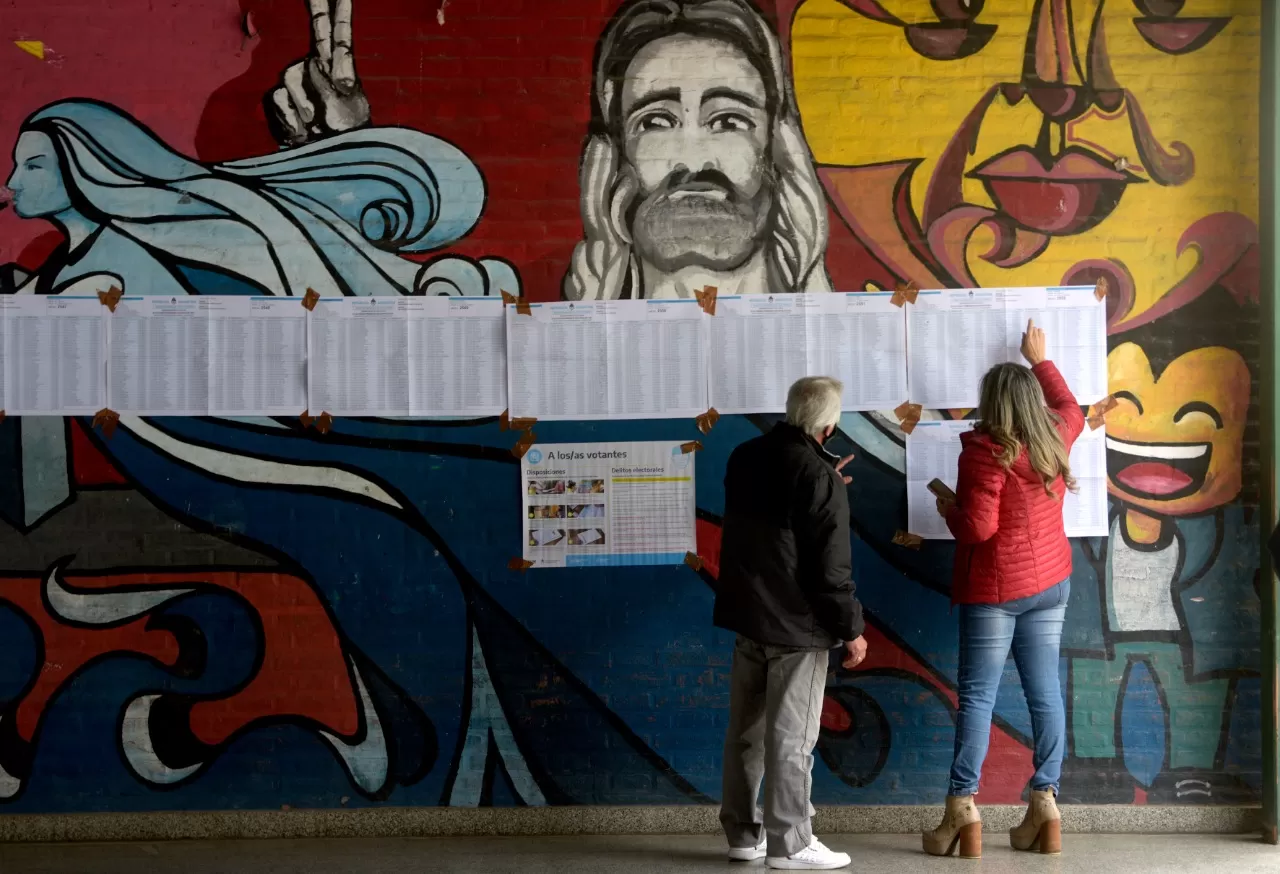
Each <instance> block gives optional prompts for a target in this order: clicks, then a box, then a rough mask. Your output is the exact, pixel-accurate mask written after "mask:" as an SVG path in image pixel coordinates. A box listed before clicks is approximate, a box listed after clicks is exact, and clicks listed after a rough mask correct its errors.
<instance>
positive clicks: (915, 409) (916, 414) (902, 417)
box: [893, 401, 924, 434]
mask: <svg viewBox="0 0 1280 874" xmlns="http://www.w3.org/2000/svg"><path fill="white" fill-rule="evenodd" d="M893 412H894V415H896V416H897V417H898V427H899V428H901V429H902V433H903V434H910V433H911V432H912V431H914V430H915V429H916V425H919V424H920V415H921V414H922V413H923V412H924V408H923V407H922V406H920V405H919V404H913V403H911V402H910V401H903V402H902V403H901V404H899V405H898V407H897V409H895V410H894V411H893Z"/></svg>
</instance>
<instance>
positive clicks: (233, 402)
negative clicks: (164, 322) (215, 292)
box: [199, 295, 307, 416]
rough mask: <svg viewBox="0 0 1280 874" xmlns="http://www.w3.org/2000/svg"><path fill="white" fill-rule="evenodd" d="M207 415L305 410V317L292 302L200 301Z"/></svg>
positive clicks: (285, 413) (253, 299)
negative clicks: (206, 347)
mask: <svg viewBox="0 0 1280 874" xmlns="http://www.w3.org/2000/svg"><path fill="white" fill-rule="evenodd" d="M199 301H200V303H201V305H202V306H203V308H204V310H205V314H206V317H207V325H208V330H209V413H210V414H211V415H215V416H296V415H298V414H299V413H301V412H302V411H303V410H305V409H307V311H306V310H305V309H304V308H303V307H302V305H301V304H300V303H299V302H298V299H297V298H294V297H245V296H242V295H221V296H216V297H215V296H203V297H200V298H199Z"/></svg>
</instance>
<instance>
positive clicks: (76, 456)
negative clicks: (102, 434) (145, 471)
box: [71, 419, 128, 488]
mask: <svg viewBox="0 0 1280 874" xmlns="http://www.w3.org/2000/svg"><path fill="white" fill-rule="evenodd" d="M71 473H72V478H73V479H74V481H75V484H76V485H77V486H80V487H90V488H92V487H94V486H113V485H127V484H128V480H126V479H125V478H124V475H123V474H121V473H120V472H119V471H118V470H116V469H115V468H114V467H112V465H111V462H110V461H108V460H107V457H106V456H105V455H103V454H102V452H101V451H99V449H98V447H97V446H95V445H94V444H93V441H91V440H90V439H89V437H88V435H86V434H85V431H84V426H83V425H81V424H80V421H79V420H78V419H72V420H71Z"/></svg>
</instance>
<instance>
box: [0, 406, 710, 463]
mask: <svg viewBox="0 0 1280 874" xmlns="http://www.w3.org/2000/svg"><path fill="white" fill-rule="evenodd" d="M0 415H3V413H0ZM2 421H4V420H3V419H0V422H2ZM680 451H681V452H682V453H683V454H685V455H688V454H689V453H690V452H701V451H702V441H701V440H690V441H689V442H688V443H681V444H680Z"/></svg>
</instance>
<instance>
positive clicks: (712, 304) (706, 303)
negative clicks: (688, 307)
mask: <svg viewBox="0 0 1280 874" xmlns="http://www.w3.org/2000/svg"><path fill="white" fill-rule="evenodd" d="M716 293H717V288H716V287H715V286H714V285H708V286H705V287H704V288H703V289H702V291H698V290H697V289H694V292H693V296H694V298H696V299H697V301H698V305H699V306H701V307H702V311H703V312H704V313H706V314H707V315H709V316H714V315H715V314H716Z"/></svg>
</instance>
